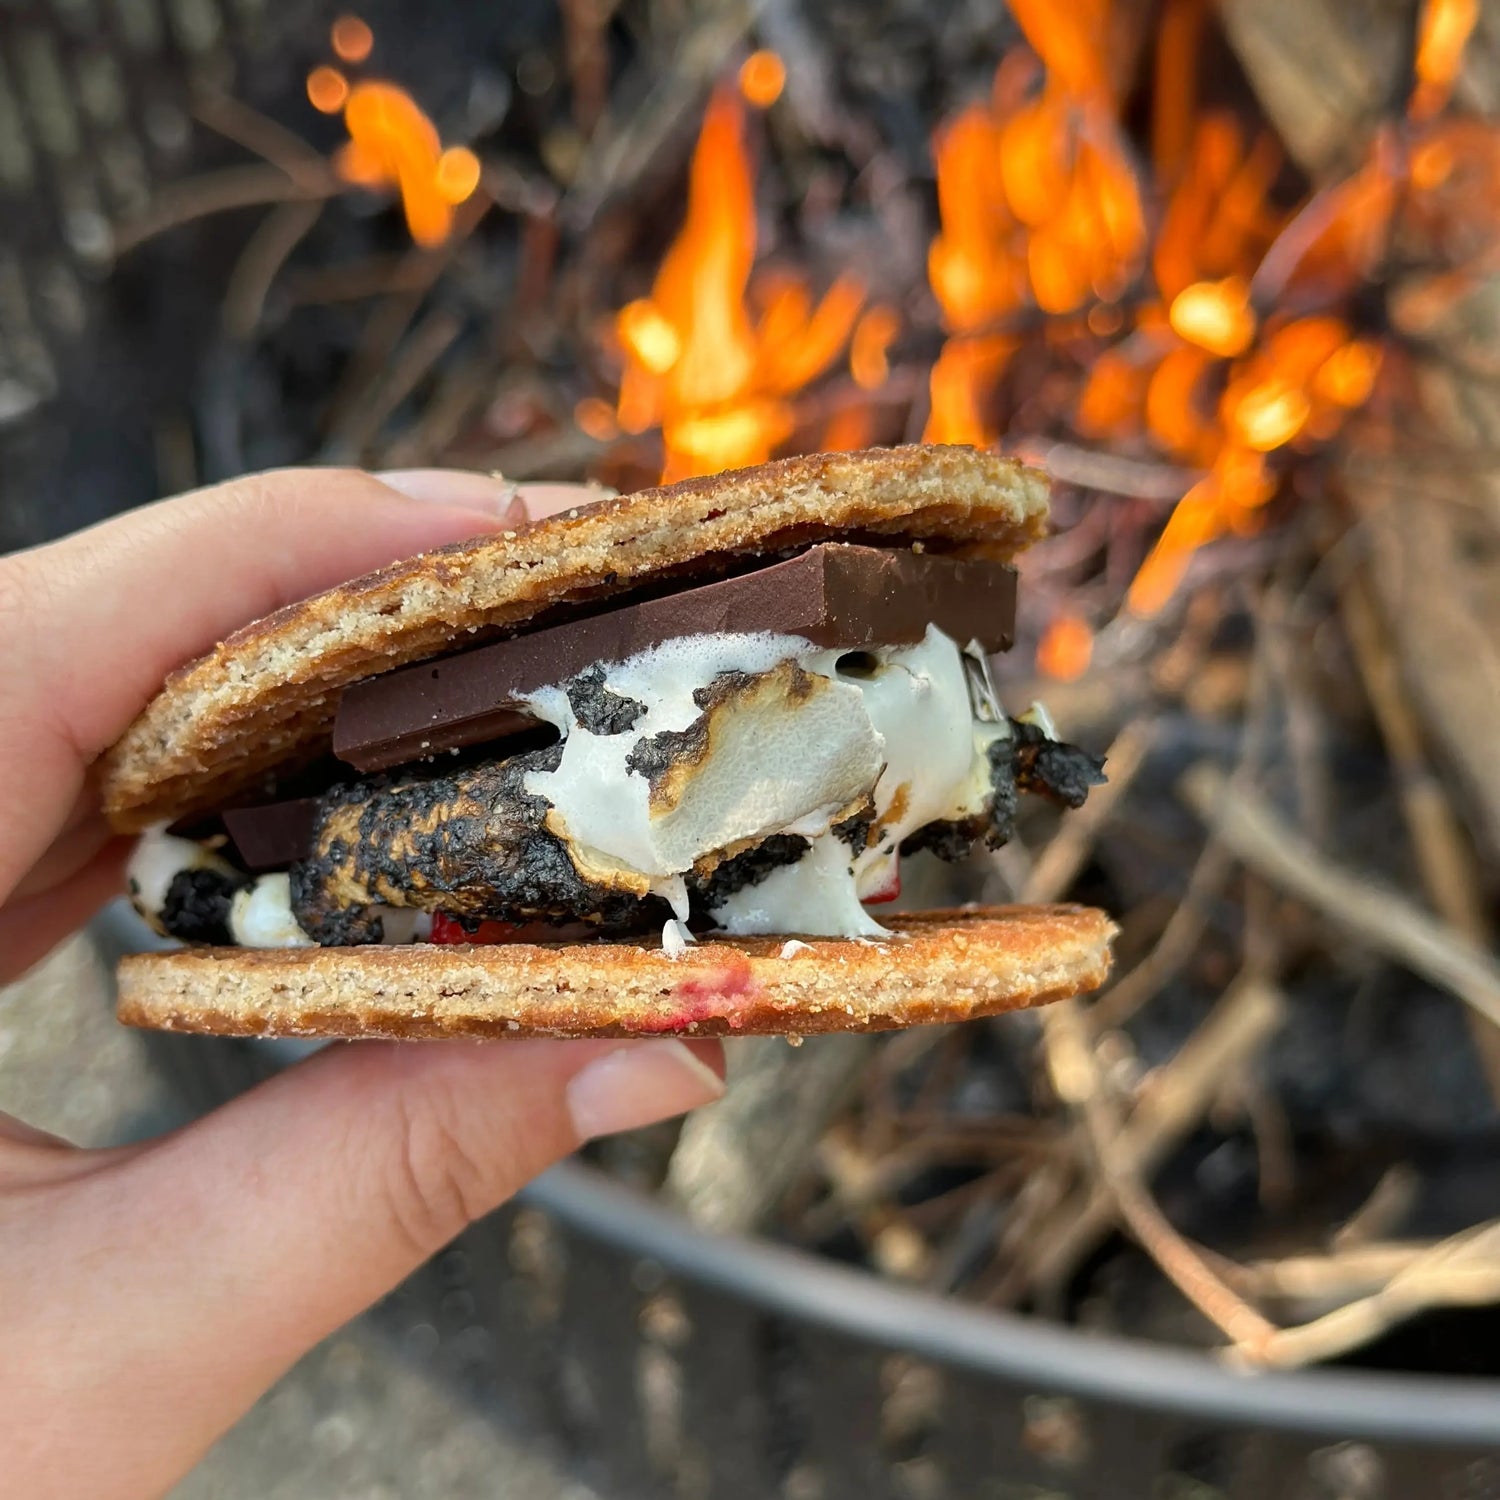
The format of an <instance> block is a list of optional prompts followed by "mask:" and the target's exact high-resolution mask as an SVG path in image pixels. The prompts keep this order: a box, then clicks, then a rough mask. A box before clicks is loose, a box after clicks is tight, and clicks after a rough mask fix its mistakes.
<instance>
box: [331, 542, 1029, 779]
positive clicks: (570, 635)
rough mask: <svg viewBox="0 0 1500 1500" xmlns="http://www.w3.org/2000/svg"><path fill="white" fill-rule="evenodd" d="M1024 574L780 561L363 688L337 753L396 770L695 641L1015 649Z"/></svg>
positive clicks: (500, 733) (904, 555)
mask: <svg viewBox="0 0 1500 1500" xmlns="http://www.w3.org/2000/svg"><path fill="white" fill-rule="evenodd" d="M1015 612H1016V575H1015V570H1014V569H1012V568H1009V567H1007V566H1005V565H1004V564H1002V563H995V562H989V561H985V560H983V559H975V558H959V557H948V556H941V555H933V554H928V553H919V552H913V551H909V550H903V549H896V548H883V547H865V546H855V545H852V544H849V543H843V542H825V543H821V544H819V545H818V546H815V547H811V548H809V549H808V550H807V551H806V552H803V553H801V554H800V555H798V556H796V557H793V558H789V559H787V560H786V561H784V562H779V563H773V564H772V565H771V566H769V567H765V568H760V569H757V570H756V571H754V572H750V573H744V574H741V575H739V576H738V577H734V578H725V579H722V580H720V581H719V582H717V583H708V584H703V585H700V586H699V587H698V588H690V589H684V590H682V591H681V592H679V593H675V594H667V595H665V596H664V597H662V598H659V599H643V600H640V601H638V602H636V603H634V604H622V605H620V606H619V607H618V608H615V609H611V610H607V611H605V612H604V613H602V614H598V615H593V616H591V617H589V618H587V619H582V620H574V621H571V622H569V623H568V624H565V625H556V626H553V627H552V628H550V629H547V630H538V631H533V632H532V633H531V634H529V635H519V636H514V637H512V638H511V639H509V640H504V641H497V642H496V643H495V644H494V645H490V646H480V647H477V648H476V649H474V650H472V651H465V652H463V653H461V654H459V655H456V656H449V657H444V658H441V659H438V660H434V661H426V662H421V663H419V664H417V665H416V666H411V667H404V668H402V669H400V670H399V671H395V672H387V673H386V674H384V675H383V676H380V677H372V678H370V679H368V680H367V681H365V682H361V683H356V684H355V685H354V686H353V687H351V688H350V689H348V691H347V692H346V693H345V694H344V697H343V701H342V702H341V703H340V705H339V710H338V716H337V719H336V720H335V723H334V731H333V752H334V754H335V755H336V756H338V758H339V759H340V760H342V761H345V762H347V763H348V764H349V765H352V766H354V767H356V768H357V769H358V770H360V771H382V770H386V769H388V768H389V767H391V766H399V765H404V764H406V763H407V762H409V761H414V760H420V759H422V758H424V757H427V756H432V755H436V754H438V753H440V752H442V751H447V750H453V749H459V748H462V747H464V746H467V745H475V744H480V743H483V742H485V741H488V740H494V739H500V738H502V737H504V736H506V735H509V734H513V733H515V732H517V731H519V730H522V729H526V728H530V727H533V726H534V725H535V722H536V721H535V720H534V719H532V718H530V717H528V716H527V714H526V713H525V711H524V709H523V708H521V706H520V704H519V703H518V701H517V700H518V699H520V698H521V697H523V696H524V695H526V694H528V693H531V692H534V691H535V690H536V689H537V688H540V687H545V686H547V685H549V684H552V683H562V682H565V681H566V680H567V679H568V678H570V677H573V676H576V675H577V674H578V673H579V672H582V671H584V670H585V669H586V668H588V667H590V666H592V665H593V664H594V663H595V662H616V661H623V660H624V659H625V658H626V657H629V656H634V655H636V654H637V653H638V652H641V651H645V650H647V649H648V648H649V647H651V646H657V645H660V644H661V643H662V642H663V641H669V640H674V639H676V638H678V637H680V636H685V635H710V634H749V633H753V632H757V631H770V632H773V633H775V634H778V635H795V636H801V637H802V638H803V639H804V640H808V641H811V642H812V643H813V644H814V645H816V646H822V647H825V648H830V649H832V648H843V649H846V650H858V649H860V648H862V647H866V646H875V645H892V646H895V645H906V644H912V643H915V642H917V641H920V640H921V639H922V637H923V636H924V635H925V634H926V633H927V627H928V626H929V625H936V626H937V627H938V629H939V630H941V631H943V632H944V633H945V634H947V635H949V636H951V637H952V638H953V639H954V640H956V641H957V642H958V643H959V644H960V645H965V644H967V643H968V642H969V641H971V640H978V641H979V642H980V644H981V645H982V646H984V647H985V648H986V649H987V650H989V651H1003V650H1005V649H1006V648H1008V647H1009V646H1010V644H1011V642H1012V639H1013V637H1014V631H1015Z"/></svg>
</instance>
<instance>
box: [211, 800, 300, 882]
mask: <svg viewBox="0 0 1500 1500" xmlns="http://www.w3.org/2000/svg"><path fill="white" fill-rule="evenodd" d="M221 816H222V817H223V819H224V828H225V831H226V832H227V833H228V834H229V837H230V838H231V839H232V840H233V841H234V848H235V853H237V854H238V855H239V857H240V863H241V864H243V865H244V866H245V868H246V869H247V870H251V871H257V872H258V871H260V870H282V869H285V868H286V866H287V865H289V864H292V863H294V862H295V861H297V860H299V859H306V858H307V853H308V851H309V850H310V849H311V848H312V840H313V828H314V826H315V824H316V822H317V817H318V799H317V798H316V797H294V798H292V799H290V800H289V801H286V802H270V803H266V804H265V805H264V806H262V807H231V808H226V809H225V811H224V812H223V813H222V814H221Z"/></svg>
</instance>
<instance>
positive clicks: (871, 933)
mask: <svg viewBox="0 0 1500 1500" xmlns="http://www.w3.org/2000/svg"><path fill="white" fill-rule="evenodd" d="M869 654H870V655H873V656H874V658H875V662H876V665H875V668H874V670H873V672H870V673H869V674H868V675H866V674H861V677H860V678H859V679H857V680H858V681H859V685H860V687H861V689H862V693H863V700H864V708H865V712H866V714H867V716H868V718H869V721H870V724H871V726H872V727H873V728H874V730H875V731H876V733H877V734H878V735H879V736H880V739H881V744H882V747H883V759H884V768H883V769H882V771H881V773H880V777H879V780H878V781H877V782H876V783H875V790H874V796H875V813H876V819H875V829H874V837H873V839H872V841H871V843H870V845H869V847H867V848H865V849H863V850H860V851H859V852H857V853H856V852H855V851H854V850H852V849H851V848H850V847H849V845H848V844H846V843H845V842H844V841H843V840H842V839H840V838H839V837H838V835H837V834H834V833H831V832H829V833H824V834H821V835H819V836H818V837H816V838H814V839H813V840H812V848H811V849H810V850H809V851H808V853H807V854H805V855H804V856H803V857H802V858H801V859H800V860H798V861H797V863H796V864H794V865H782V866H780V867H779V868H777V869H775V870H772V871H771V873H770V874H769V875H767V876H766V878H765V879H764V880H762V881H760V882H758V883H757V884H755V885H752V886H746V887H744V888H743V889H741V890H738V891H736V892H735V893H734V894H733V895H731V896H730V897H729V898H728V899H727V900H726V901H725V902H724V903H723V904H722V905H721V906H718V907H716V908H715V909H714V911H713V917H714V920H715V921H716V922H718V923H719V925H720V926H721V927H723V928H724V929H725V930H726V931H728V932H735V933H766V932H806V933H811V934H817V935H822V936H830V937H831V936H840V935H841V936H845V937H856V936H863V937H884V936H886V935H887V933H886V929H885V928H884V927H882V926H881V924H880V923H879V922H877V921H876V920H875V919H874V918H873V917H872V916H871V915H870V914H869V913H868V912H867V911H866V910H865V909H864V907H863V906H862V905H861V904H860V899H859V898H860V895H861V894H868V893H870V892H873V891H875V890H878V889H879V888H880V887H881V886H883V885H885V884H886V883H887V882H888V881H889V880H890V878H891V876H892V875H893V874H894V867H895V863H896V861H897V859H898V858H899V857H900V848H901V841H902V840H903V839H905V838H907V837H908V836H909V835H911V834H913V833H915V832H916V831H917V829H919V828H924V827H926V826H927V824H929V823H935V822H939V821H943V820H948V819H963V818H966V817H969V816H971V815H972V814H974V813H976V812H979V811H980V810H981V809H982V808H983V807H984V805H985V802H986V799H987V798H988V796H989V790H990V787H989V759H988V756H987V755H986V750H987V749H988V746H989V745H990V743H991V742H992V741H994V740H996V739H1000V738H1002V737H1004V736H1005V735H1008V734H1009V733H1010V727H1009V725H1007V724H1004V723H995V724H980V723H976V722H975V720H974V718H973V708H972V706H971V703H970V700H969V689H968V684H967V681H966V679H965V676H964V669H963V658H962V654H961V653H960V651H959V649H958V647H957V645H955V644H954V642H953V641H952V640H950V639H949V638H948V637H947V636H945V635H944V634H943V633H942V632H941V631H940V630H938V629H937V628H936V627H935V626H932V627H929V629H928V631H927V636H926V639H924V640H923V641H922V642H921V643H920V644H918V645H916V646H907V647H899V648H890V647H887V648H883V649H880V650H877V651H875V652H872V653H869ZM839 655H840V653H838V652H823V653H820V654H819V655H818V656H817V657H815V658H813V659H811V660H809V661H808V662H807V663H806V665H807V667H808V670H810V671H816V670H823V671H829V672H833V673H835V674H837V675H839V676H841V677H842V676H843V675H844V674H842V673H840V672H839V669H838V665H837V663H838V659H839Z"/></svg>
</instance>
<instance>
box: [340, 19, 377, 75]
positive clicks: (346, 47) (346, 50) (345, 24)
mask: <svg viewBox="0 0 1500 1500" xmlns="http://www.w3.org/2000/svg"><path fill="white" fill-rule="evenodd" d="M329 40H330V42H331V43H332V46H333V51H334V55H335V56H336V57H338V58H339V59H340V60H341V61H343V62H346V63H362V62H363V61H364V60H365V59H366V58H367V57H368V56H369V55H370V51H371V49H372V48H373V47H374V46H375V34H374V33H373V32H372V31H371V30H370V28H369V27H368V26H367V25H366V24H365V23H364V22H363V21H362V20H360V18H359V17H358V16H340V17H339V18H338V20H336V21H335V22H334V23H333V29H332V30H331V32H330V33H329Z"/></svg>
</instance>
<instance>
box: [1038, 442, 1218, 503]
mask: <svg viewBox="0 0 1500 1500" xmlns="http://www.w3.org/2000/svg"><path fill="white" fill-rule="evenodd" d="M1011 451H1012V452H1013V453H1014V454H1015V455H1016V457H1017V458H1019V459H1022V460H1023V461H1024V462H1026V463H1030V464H1039V465H1040V466H1041V467H1042V468H1044V469H1046V470H1047V472H1048V473H1049V474H1050V475H1051V476H1052V477H1053V479H1056V480H1061V481H1062V482H1063V483H1064V484H1076V485H1077V486H1078V487H1079V488H1080V489H1085V490H1097V491H1098V492H1099V493H1100V494H1104V495H1125V496H1128V497H1129V498H1130V499H1132V500H1154V501H1156V502H1157V503H1158V504H1161V505H1169V504H1175V503H1176V502H1177V501H1178V500H1181V499H1182V497H1183V496H1184V495H1185V494H1187V492H1188V491H1189V490H1190V489H1192V487H1193V486H1194V485H1195V484H1196V483H1197V482H1198V480H1200V479H1201V478H1202V477H1203V473H1202V471H1201V470H1199V469H1184V468H1180V467H1178V466H1177V465H1176V464H1167V463H1158V462H1155V461H1153V460H1151V459H1144V458H1122V457H1121V456H1120V455H1119V454H1117V453H1097V452H1095V451H1094V450H1093V449H1092V448H1083V447H1080V446H1079V445H1078V444H1077V443H1049V442H1045V441H1042V440H1040V439H1036V438H1029V439H1023V440H1022V441H1021V442H1019V443H1017V444H1015V445H1014V447H1013V448H1012V450H1011Z"/></svg>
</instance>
